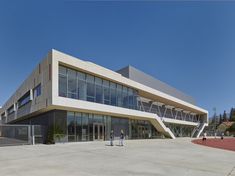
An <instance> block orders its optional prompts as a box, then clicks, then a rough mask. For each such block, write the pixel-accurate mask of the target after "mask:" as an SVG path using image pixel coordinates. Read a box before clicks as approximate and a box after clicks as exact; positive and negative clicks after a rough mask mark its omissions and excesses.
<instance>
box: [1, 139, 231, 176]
mask: <svg viewBox="0 0 235 176" xmlns="http://www.w3.org/2000/svg"><path fill="white" fill-rule="evenodd" d="M116 143H118V141H116ZM107 144H108V142H83V143H67V144H56V145H35V146H11V147H1V148H0V173H1V176H21V175H22V176H28V175H30V176H31V175H33V176H39V175H40V176H41V175H56V176H63V175H66V176H67V175H69V176H73V175H74V176H75V175H79V176H93V175H97V176H101V175H102V176H106V175H107V176H110V175H114V176H116V175H127V176H130V175H137V176H138V175H144V176H153V175H154V176H156V175H159V176H169V175H174V176H178V175H179V176H188V175H190V176H235V175H234V174H235V169H234V167H235V163H234V161H235V152H233V151H226V150H221V149H215V148H210V147H205V146H200V145H196V144H193V143H191V139H189V138H180V139H175V140H171V139H156V140H129V141H125V146H124V147H120V146H113V147H111V146H108V145H107Z"/></svg>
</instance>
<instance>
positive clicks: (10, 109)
mask: <svg viewBox="0 0 235 176" xmlns="http://www.w3.org/2000/svg"><path fill="white" fill-rule="evenodd" d="M14 111H15V110H14V105H12V106H11V107H10V108H8V109H7V114H8V115H10V114H11V113H13V112H14Z"/></svg>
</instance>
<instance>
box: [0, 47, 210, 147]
mask: <svg viewBox="0 0 235 176" xmlns="http://www.w3.org/2000/svg"><path fill="white" fill-rule="evenodd" d="M1 120H2V122H3V123H9V124H31V125H41V126H42V127H43V129H44V130H43V134H44V139H43V141H44V142H46V140H47V136H48V133H49V132H51V131H53V134H54V135H55V134H60V135H61V136H62V140H63V141H64V142H76V141H93V140H109V136H110V132H111V130H113V131H114V136H115V137H118V136H119V135H120V131H121V130H123V131H124V134H125V138H126V139H149V138H159V137H167V138H173V139H174V138H175V137H184V136H188V137H198V136H199V135H200V133H201V132H202V130H203V129H204V127H205V126H206V125H207V124H208V112H207V111H206V110H204V109H202V108H200V107H198V106H196V105H195V102H194V100H193V99H192V98H191V97H188V96H187V95H185V94H184V93H181V92H179V91H177V90H176V89H174V88H172V87H170V86H168V85H166V84H165V83H162V82H160V81H158V80H155V79H154V78H152V77H150V76H149V75H147V74H145V73H143V72H141V71H139V70H137V69H135V68H133V67H130V66H128V67H125V68H123V69H121V70H119V71H117V72H115V71H112V70H109V69H106V68H104V67H101V66H99V65H96V64H94V63H91V62H87V61H82V60H80V59H77V58H75V57H72V56H70V55H67V54H64V53H61V52H59V51H56V50H52V51H51V52H50V53H48V55H47V56H46V57H45V58H44V59H43V60H42V61H41V62H40V63H39V64H38V65H37V67H36V68H35V70H34V71H33V72H32V74H31V75H30V76H29V77H28V78H27V79H26V80H25V81H24V82H23V83H22V85H21V86H20V87H19V88H18V89H17V91H16V92H15V93H14V94H13V95H12V96H11V97H10V99H9V100H8V101H7V102H6V103H5V104H4V105H3V107H2V112H1Z"/></svg>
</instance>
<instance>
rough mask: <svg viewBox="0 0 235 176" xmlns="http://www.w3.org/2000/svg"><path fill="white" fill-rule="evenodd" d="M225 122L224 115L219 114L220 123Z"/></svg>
mask: <svg viewBox="0 0 235 176" xmlns="http://www.w3.org/2000/svg"><path fill="white" fill-rule="evenodd" d="M222 122H223V118H222V115H221V114H220V115H219V124H221V123H222Z"/></svg>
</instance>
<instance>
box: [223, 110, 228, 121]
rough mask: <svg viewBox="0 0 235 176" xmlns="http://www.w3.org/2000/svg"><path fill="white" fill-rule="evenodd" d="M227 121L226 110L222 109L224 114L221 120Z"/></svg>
mask: <svg viewBox="0 0 235 176" xmlns="http://www.w3.org/2000/svg"><path fill="white" fill-rule="evenodd" d="M226 121H227V114H226V111H224V114H223V122H226Z"/></svg>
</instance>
